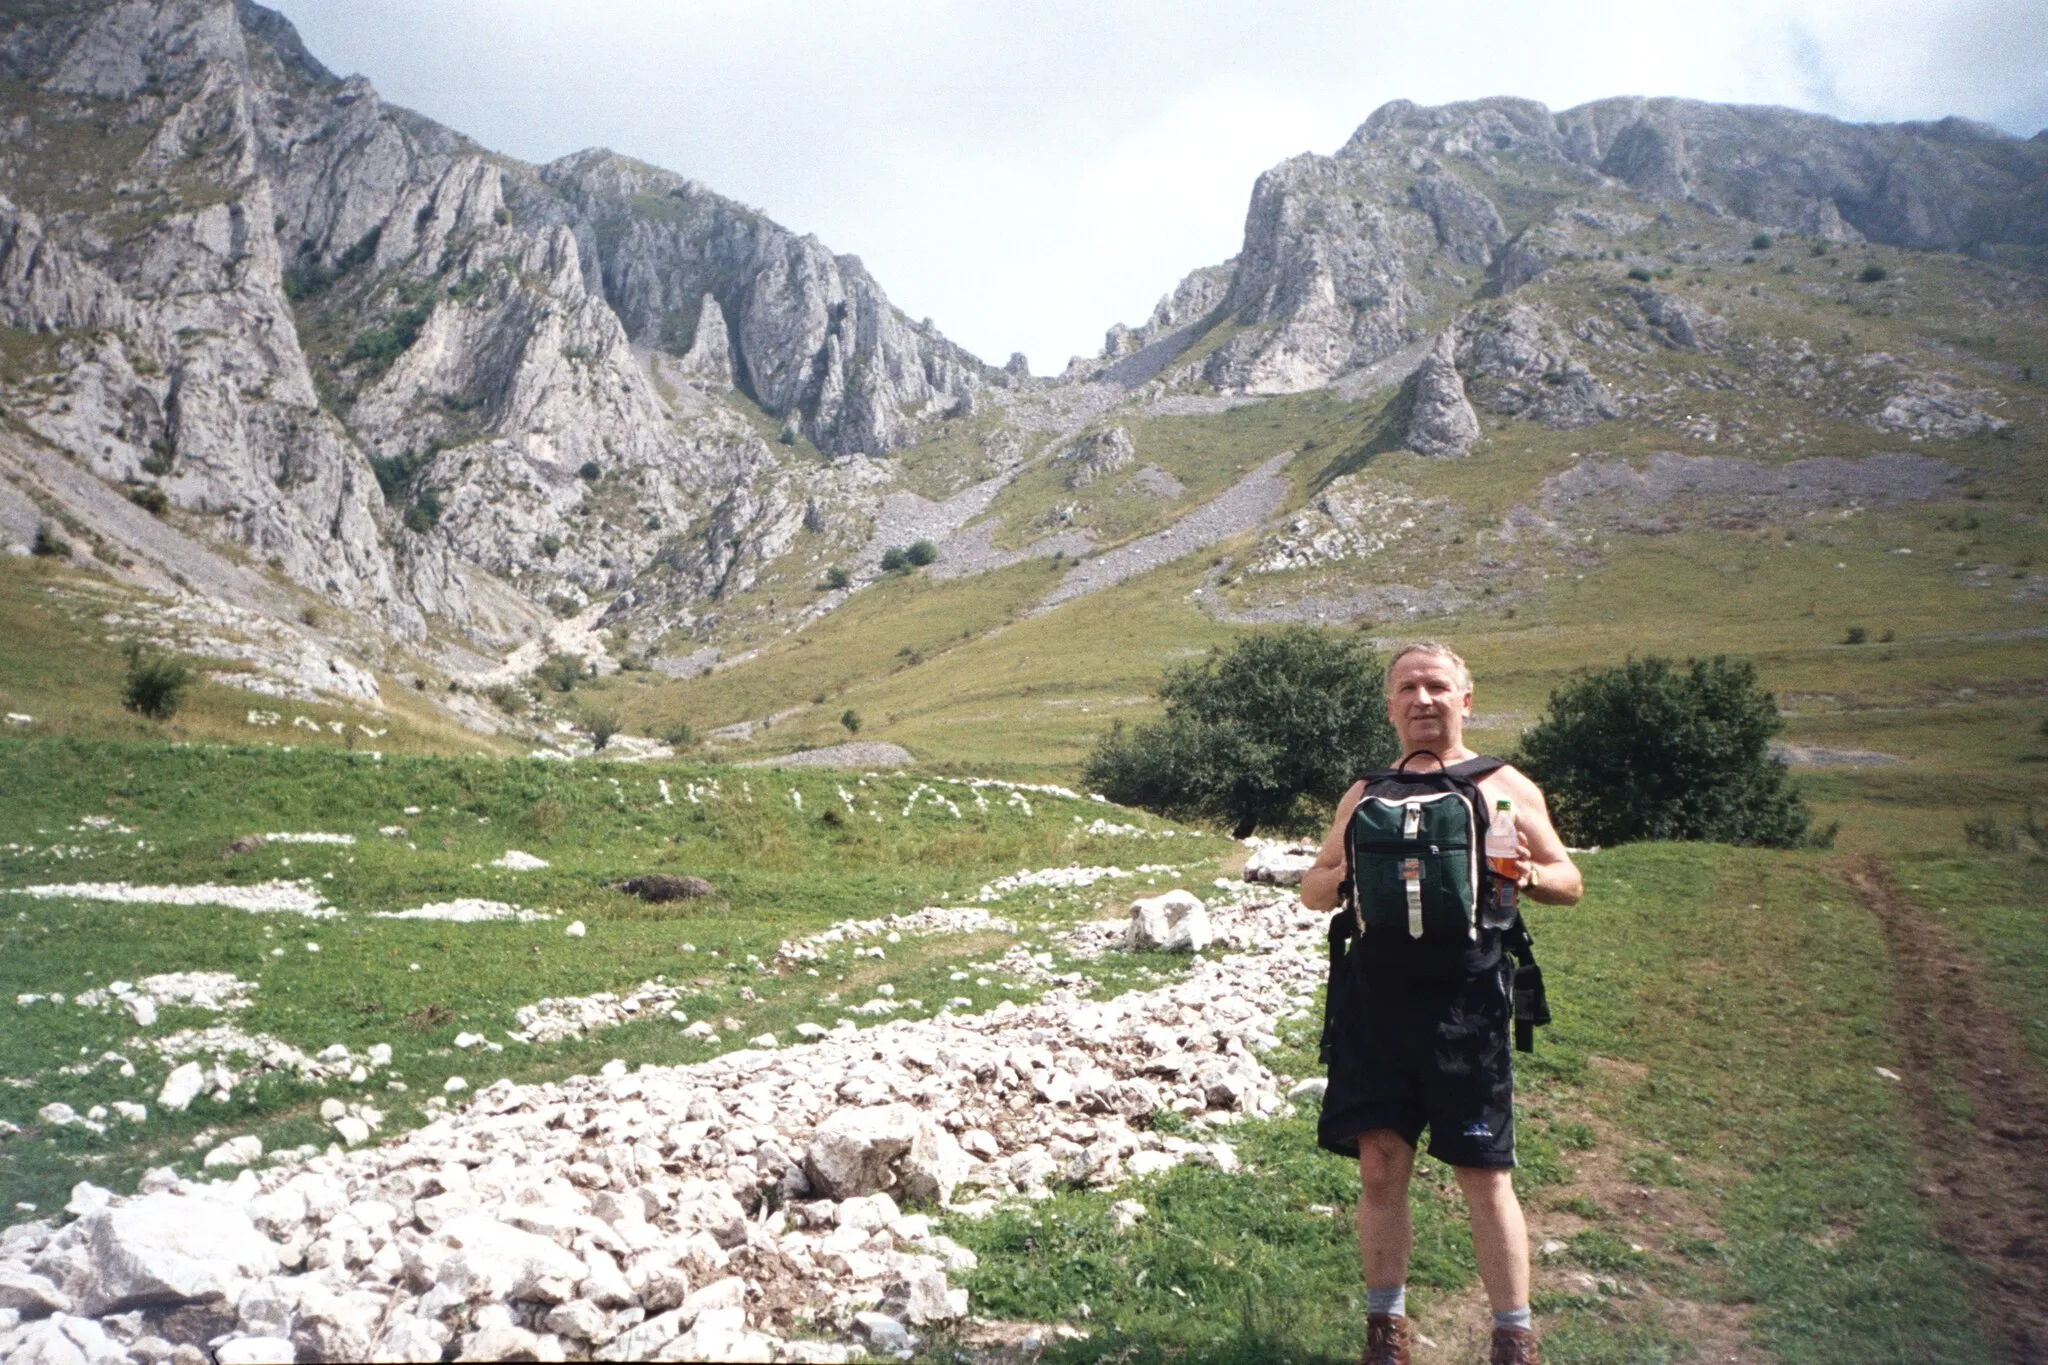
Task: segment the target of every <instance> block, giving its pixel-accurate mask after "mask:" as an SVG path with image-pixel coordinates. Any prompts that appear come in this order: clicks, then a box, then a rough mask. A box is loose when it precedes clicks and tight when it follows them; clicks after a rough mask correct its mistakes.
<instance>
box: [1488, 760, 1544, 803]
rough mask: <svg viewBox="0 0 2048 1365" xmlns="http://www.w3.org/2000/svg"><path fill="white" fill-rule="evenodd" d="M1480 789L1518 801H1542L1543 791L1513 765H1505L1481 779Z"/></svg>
mask: <svg viewBox="0 0 2048 1365" xmlns="http://www.w3.org/2000/svg"><path fill="white" fill-rule="evenodd" d="M1479 789H1480V790H1481V791H1484V792H1488V793H1491V794H1495V795H1500V796H1505V797H1508V798H1509V799H1510V800H1518V801H1524V802H1527V801H1541V800H1542V799H1543V789H1542V788H1541V787H1539V786H1537V785H1536V784H1535V783H1534V782H1533V781H1531V780H1530V778H1529V775H1528V774H1527V773H1525V772H1523V771H1522V770H1521V769H1520V768H1517V767H1516V766H1515V765H1514V764H1512V763H1507V764H1503V765H1502V766H1500V767H1499V768H1496V769H1495V770H1494V771H1492V772H1490V773H1488V774H1487V775H1486V776H1484V777H1482V778H1480V779H1479Z"/></svg>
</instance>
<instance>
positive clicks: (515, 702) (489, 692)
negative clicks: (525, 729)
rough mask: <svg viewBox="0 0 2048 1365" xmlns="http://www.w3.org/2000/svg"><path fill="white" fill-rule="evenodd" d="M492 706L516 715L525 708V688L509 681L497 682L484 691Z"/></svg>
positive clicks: (510, 714)
mask: <svg viewBox="0 0 2048 1365" xmlns="http://www.w3.org/2000/svg"><path fill="white" fill-rule="evenodd" d="M484 696H486V697H488V698H489V699H490V702H491V704H492V705H493V706H495V707H497V708H498V709H499V710H500V711H503V712H504V713H505V714H506V715H509V716H516V715H518V714H519V713H520V712H521V711H524V710H525V709H526V702H527V696H526V689H525V688H523V687H517V686H514V685H513V684H511V683H497V684H495V685H493V686H491V687H489V688H486V689H485V691H484Z"/></svg>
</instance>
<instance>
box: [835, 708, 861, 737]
mask: <svg viewBox="0 0 2048 1365" xmlns="http://www.w3.org/2000/svg"><path fill="white" fill-rule="evenodd" d="M839 723H840V724H841V725H844V726H845V727H846V733H847V734H849V735H857V734H859V733H860V712H858V711H856V710H854V709H853V708H852V707H851V706H849V707H847V708H846V713H845V714H844V715H842V716H841V717H840V718H839Z"/></svg>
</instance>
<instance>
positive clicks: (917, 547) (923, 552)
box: [903, 540, 939, 569]
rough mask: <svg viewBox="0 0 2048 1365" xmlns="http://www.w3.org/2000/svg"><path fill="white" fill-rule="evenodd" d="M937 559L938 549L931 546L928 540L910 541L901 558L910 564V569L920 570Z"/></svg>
mask: <svg viewBox="0 0 2048 1365" xmlns="http://www.w3.org/2000/svg"><path fill="white" fill-rule="evenodd" d="M938 557H939V547H938V546H936V545H934V544H932V543H931V542H930V541H929V540H917V541H912V542H911V544H910V547H909V548H908V549H906V550H904V552H903V558H904V559H905V560H907V561H908V562H909V563H910V565H911V567H913V568H918V569H922V568H923V567H924V566H925V565H927V564H929V563H931V562H932V561H933V560H935V559H937V558H938Z"/></svg>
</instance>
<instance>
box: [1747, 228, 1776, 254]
mask: <svg viewBox="0 0 2048 1365" xmlns="http://www.w3.org/2000/svg"><path fill="white" fill-rule="evenodd" d="M1749 245H1750V246H1751V248H1752V249H1754V250H1757V251H1769V250H1770V249H1771V248H1772V247H1773V246H1775V245H1777V243H1776V242H1775V241H1774V240H1773V239H1772V237H1771V234H1770V233H1768V232H1759V233H1758V234H1757V235H1756V236H1754V237H1752V238H1750V239H1749Z"/></svg>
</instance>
